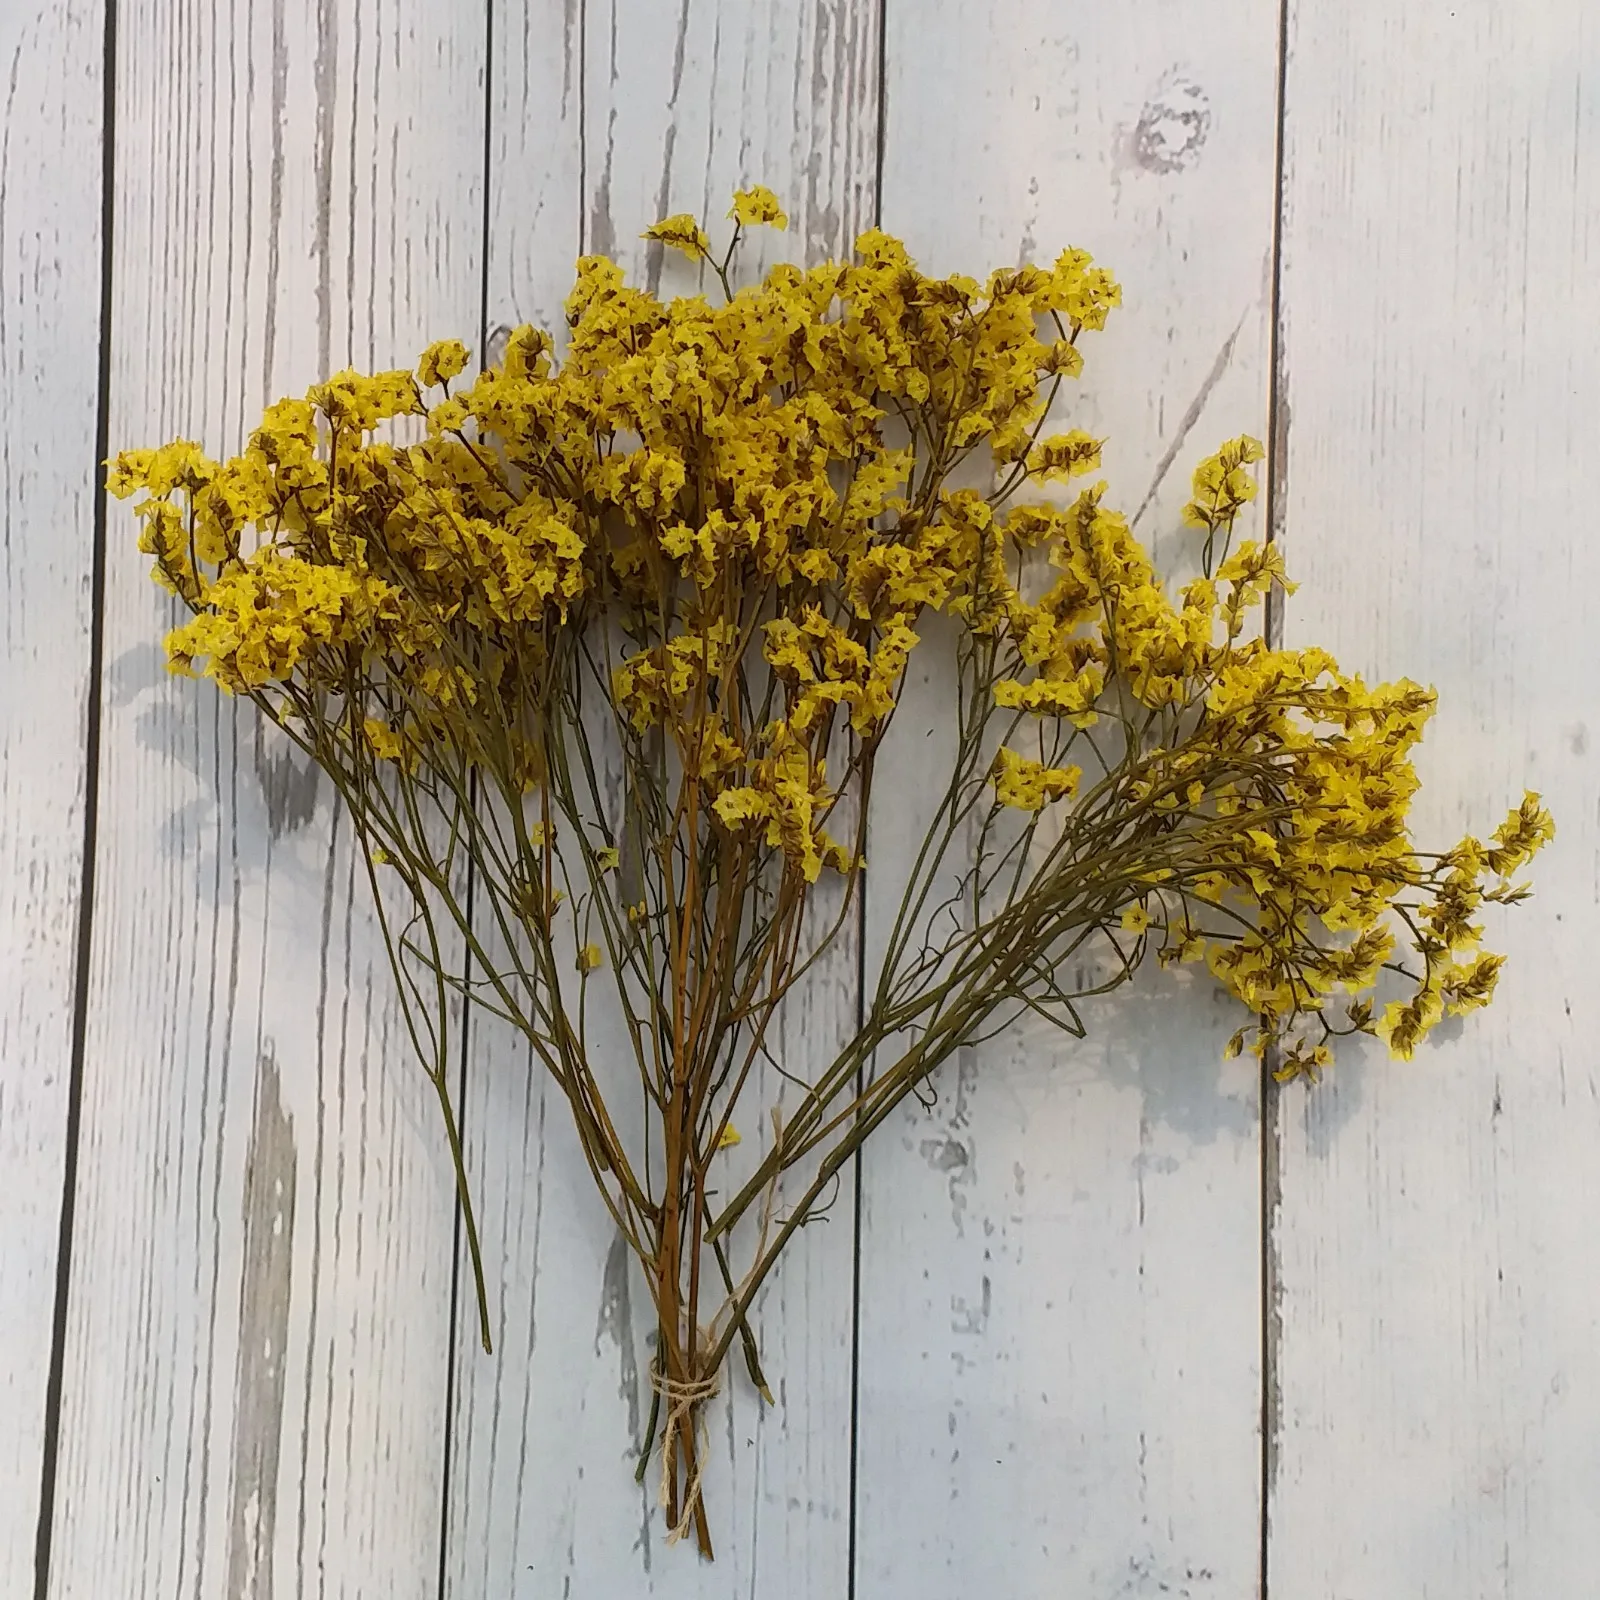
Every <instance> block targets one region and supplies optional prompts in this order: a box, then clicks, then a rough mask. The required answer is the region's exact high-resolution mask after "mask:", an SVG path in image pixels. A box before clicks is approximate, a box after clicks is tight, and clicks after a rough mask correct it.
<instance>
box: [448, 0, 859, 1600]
mask: <svg viewBox="0 0 1600 1600" xmlns="http://www.w3.org/2000/svg"><path fill="white" fill-rule="evenodd" d="M575 9H576V8H570V9H566V10H562V9H560V8H558V7H556V6H555V5H553V4H545V5H537V4H528V5H525V6H519V7H515V8H512V10H511V13H510V15H509V17H508V18H507V19H506V21H505V23H504V24H502V21H501V13H500V11H499V10H497V12H496V24H495V26H496V45H495V60H496V64H497V71H496V78H497V83H496V85H495V90H494V106H495V117H496V120H497V123H501V122H509V123H511V124H516V123H517V121H518V119H519V118H525V119H527V120H526V126H525V127H521V128H518V130H517V133H516V135H515V137H516V138H518V139H520V140H522V141H523V142H522V143H521V144H520V145H512V144H510V143H509V140H510V139H511V138H512V136H511V135H507V139H508V144H507V145H504V146H503V145H502V144H501V143H500V136H499V135H494V136H493V138H492V143H493V147H494V148H495V150H496V151H497V152H502V153H500V154H498V155H497V158H496V166H495V170H494V173H493V188H492V189H491V193H492V194H494V193H496V192H498V191H499V190H500V189H501V188H503V189H504V192H505V193H506V194H508V195H515V194H528V193H537V194H540V195H544V196H547V197H548V196H555V195H559V196H561V197H563V202H564V197H565V196H567V195H568V194H571V195H573V198H574V201H575V203H574V204H573V205H572V209H571V210H570V211H568V212H566V213H565V214H564V215H565V216H566V217H568V218H570V223H569V224H568V231H566V232H565V233H563V232H561V231H560V226H559V225H558V224H559V221H560V219H561V217H562V216H563V213H562V211H561V203H562V202H557V201H555V200H550V199H547V200H546V201H545V202H544V208H543V210H542V211H538V212H537V214H538V215H539V217H540V221H539V224H538V225H537V226H536V227H535V226H531V225H529V223H528V220H527V213H526V212H525V213H524V217H523V219H522V220H521V221H520V222H519V221H517V220H515V219H511V218H508V219H507V223H508V224H509V226H508V227H501V226H498V225H497V227H496V228H495V230H494V233H493V236H492V239H491V251H490V283H491V286H492V290H491V306H490V311H489V317H490V320H491V322H492V323H494V324H497V325H509V324H511V323H513V322H515V321H517V320H519V319H522V318H527V317H531V316H536V315H538V314H540V313H543V314H544V315H546V316H548V315H550V313H551V312H553V311H554V310H555V309H556V308H557V306H558V304H559V298H560V295H561V294H562V293H563V292H564V286H565V284H566V283H568V282H570V270H571V258H572V255H573V254H574V253H575V252H576V251H577V250H578V249H579V248H580V247H581V248H583V249H587V250H595V251H605V252H608V253H611V254H613V255H615V256H616V257H617V259H618V260H620V261H621V262H622V263H623V264H624V265H625V267H626V268H627V269H628V270H629V271H630V273H632V274H634V275H635V277H636V278H637V279H639V280H642V281H644V282H647V283H649V284H651V285H652V286H656V287H659V288H660V289H661V291H662V292H664V293H671V292H695V291H696V289H697V288H698V287H699V284H698V282H697V280H696V278H695V277H694V275H693V274H692V272H691V271H690V270H689V269H688V268H687V267H686V265H685V264H684V263H682V261H681V258H670V259H668V260H666V261H663V260H662V258H661V252H660V250H659V247H646V245H645V244H644V243H643V241H641V240H640V239H639V237H638V236H639V233H640V231H641V230H642V229H643V228H644V227H645V226H646V225H648V224H649V223H650V222H653V221H654V220H656V218H658V217H659V216H662V215H665V214H668V213H670V212H675V211H686V210H687V211H695V212H697V213H699V214H700V215H702V216H703V217H704V218H706V220H707V224H708V227H709V228H710V230H711V232H712V233H713V236H716V235H718V234H720V233H721V232H722V230H723V228H725V227H726V226H727V224H725V223H724V222H723V221H722V218H723V216H724V213H725V212H726V211H727V209H728V206H729V203H730V200H731V196H732V191H733V190H734V189H735V188H736V187H738V186H740V185H741V184H744V183H749V182H765V183H768V184H770V185H771V186H772V187H773V188H775V189H776V190H777V191H778V193H779V194H780V195H781V196H782V197H783V198H784V199H785V200H786V201H787V202H788V208H789V211H790V214H791V217H792V221H791V226H790V231H789V233H788V234H786V235H780V236H774V237H773V238H771V239H762V238H760V237H757V238H755V239H753V240H752V241H751V244H752V246H753V248H752V249H751V250H750V251H749V253H748V254H747V256H746V262H745V264H746V268H747V269H750V270H754V269H759V267H760V266H761V264H762V262H763V261H764V260H772V259H776V258H778V257H780V256H790V257H798V256H801V255H803V256H805V257H806V258H807V259H814V258H817V257H819V256H821V255H823V254H825V253H828V252H837V251H839V250H842V249H844V248H847V247H848V243H849V241H850V240H851V239H852V238H853V237H854V235H855V233H856V232H857V231H858V230H859V229H860V228H861V227H863V226H865V225H866V223H867V222H868V221H870V199H871V192H872V183H873V177H874V172H875V161H876V153H875V152H876V77H877V67H876V61H877V56H876V50H877V39H876V21H875V18H876V8H875V7H874V6H873V5H871V4H868V3H863V0H830V3H826V4H823V5H815V4H810V3H804V4H801V3H796V0H763V3H761V4H758V5H748V4H734V3H731V0H707V3H704V4H698V3H697V4H684V5H682V6H662V5H655V4H646V3H643V0H612V3H606V0H589V3H588V4H587V6H586V7H585V8H584V12H583V16H582V19H581V21H578V20H575V18H574V14H573V12H574V10H575ZM576 63H581V69H580V68H579V67H578V66H577V65H576ZM580 70H581V77H578V78H576V79H575V77H574V74H575V72H579V71H580ZM575 82H577V83H580V84H581V93H582V104H581V110H580V109H579V108H578V106H577V105H576V104H575V101H574V96H575V94H576V93H577V90H576V89H575V88H574V83H575ZM575 115H577V116H578V118H579V123H578V124H577V125H575V124H574V120H573V119H574V116H575ZM580 136H581V159H582V172H581V183H580V184H579V185H577V186H576V187H575V188H574V187H572V186H571V185H572V167H571V161H572V151H573V149H574V146H575V144H577V143H578V141H579V139H580ZM502 163H503V165H502ZM495 205H496V207H498V201H496V202H495ZM497 214H498V211H497ZM547 285H548V287H547ZM854 967H855V952H854V946H853V944H850V945H849V946H848V947H842V948H840V949H839V950H837V951H836V953H835V954H834V956H833V957H832V958H831V959H830V962H829V964H828V967H827V970H826V971H824V972H820V973H819V974H818V976H817V979H816V981H815V982H814V983H813V984H812V985H811V986H810V989H809V991H808V994H807V996H806V999H805V1001H804V1002H803V1003H802V1004H800V1005H796V1006H791V1007H790V1009H789V1014H788V1015H787V1016H786V1018H785V1021H784V1028H783V1037H782V1039H781V1042H780V1044H779V1046H778V1053H779V1054H780V1055H781V1056H783V1057H785V1058H786V1059H787V1060H788V1061H789V1062H790V1064H791V1065H792V1066H793V1067H794V1068H795V1069H797V1070H803V1068H804V1064H805V1063H807V1062H811V1061H813V1060H821V1059H824V1052H826V1051H828V1049H829V1042H830V1040H832V1039H835V1038H837V1037H838V1035H839V1033H840V1031H841V1029H842V1028H844V1027H846V1026H848V1025H849V1024H850V1023H851V1022H852V1021H853V1018H854V1011H855V985H854ZM471 1048H472V1060H471V1063H470V1066H469V1075H470V1076H469V1129H472V1128H475V1129H476V1130H477V1132H476V1134H475V1135H473V1138H474V1145H475V1149H476V1150H478V1151H479V1152H481V1155H480V1156H479V1158H478V1159H479V1161H480V1169H479V1170H480V1171H481V1173H482V1178H481V1184H482V1187H483V1189H484V1191H485V1204H484V1213H485V1215H484V1232H485V1235H486V1247H487V1249H488V1251H489V1254H490V1261H491V1281H492V1282H494V1283H495V1284H496V1287H497V1292H498V1294H499V1296H500V1328H499V1347H498V1350H497V1352H496V1355H495V1357H494V1359H493V1360H492V1361H490V1360H488V1359H486V1358H484V1357H483V1356H482V1354H481V1352H479V1351H477V1349H476V1348H475V1346H474V1345H473V1343H472V1333H471V1328H470V1323H469V1321H468V1320H466V1319H465V1315H464V1320H463V1321H462V1324H461V1330H460V1336H459V1337H460V1348H461V1352H462V1354H461V1358H460V1365H459V1366H458V1369H457V1391H458V1394H459V1397H460V1398H459V1409H458V1418H459V1420H458V1426H457V1430H456V1440H455V1449H454V1452H453V1469H452V1474H451V1525H452V1535H451V1561H450V1571H451V1574H452V1581H451V1584H450V1586H449V1592H450V1593H451V1594H453V1595H456V1596H458V1597H460V1600H470V1597H476V1596H478V1595H482V1594H494V1595H497V1596H498V1595H506V1596H510V1595H526V1596H530V1597H532V1596H539V1597H541V1600H542V1597H543V1596H545V1595H551V1594H556V1593H567V1592H570V1593H572V1594H574V1595H610V1594H628V1595H636V1594H637V1595H644V1594H651V1595H679V1594H681V1595H688V1594H694V1595H697V1596H699V1595H722V1594H728V1595H734V1594H738V1595H747V1594H750V1593H756V1594H759V1595H761V1596H762V1597H763V1600H769V1597H770V1600H781V1597H782V1596H785V1595H794V1596H802V1595H803V1596H810V1595H820V1594H828V1595H835V1594H843V1593H844V1591H845V1587H846V1582H847V1539H848V1514H849V1485H850V1438H849V1428H850V1329H851V1311H852V1306H851V1247H852V1231H851V1230H852V1222H851V1210H850V1205H849V1196H848V1194H847V1195H846V1196H845V1197H844V1198H843V1199H842V1200H841V1201H840V1203H839V1206H838V1207H837V1209H836V1210H835V1212H834V1213H833V1220H832V1221H831V1222H830V1223H829V1225H828V1226H826V1227H818V1228H813V1229H809V1230H807V1233H806V1234H805V1236H804V1239H803V1242H802V1243H801V1244H800V1245H799V1246H798V1247H797V1248H795V1249H793V1250H791V1251H790V1253H789V1255H788V1256H787V1257H786V1259H785V1261H784V1264H783V1265H782V1266H781V1267H780V1268H779V1270H778V1272H777V1274H776V1276H775V1278H774V1280H773V1282H772V1285H771V1287H770V1289H769V1290H768V1291H767V1293H766V1296H765V1298H764V1299H763V1300H762V1301H761V1302H760V1303H759V1306H758V1316H757V1319H756V1321H757V1331H758V1334H759V1335H760V1336H761V1337H762V1340H763V1351H764V1360H765V1362H766V1364H767V1371H768V1375H769V1377H770V1379H771V1381H772V1384H773V1387H774V1389H775V1390H776V1391H777V1394H778V1398H779V1405H778V1407H777V1408H776V1409H775V1410H764V1409H763V1408H762V1406H761V1404H760V1402H759V1400H758V1399H757V1398H756V1396H755V1395H754V1394H753V1393H752V1392H751V1388H750V1384H749V1381H748V1379H747V1378H746V1376H745V1373H744V1371H743V1369H742V1366H741V1365H740V1364H739V1363H738V1362H737V1361H735V1362H734V1363H733V1364H732V1367H731V1370H730V1372H729V1375H728V1379H727V1384H726V1389H725V1393H724V1395H723V1396H721V1397H719V1399H718V1400H717V1401H716V1402H715V1404H714V1405H713V1407H712V1408H711V1423H710V1427H711V1437H712V1441H713V1449H712V1455H711V1460H710V1462H709V1464H708V1468H707V1487H706V1495H707V1504H708V1507H709V1511H710V1516H711V1522H712V1530H713V1536H714V1538H715V1540H716V1543H717V1561H716V1565H715V1567H713V1568H711V1569H705V1568H703V1567H702V1565H701V1563H700V1562H699V1561H698V1560H697V1558H696V1556H695V1554H694V1552H693V1549H692V1546H690V1545H685V1546H682V1547H677V1548H672V1549H668V1548H666V1547H665V1546H664V1544H663V1542H662V1533H663V1528H662V1518H661V1515H660V1511H659V1508H658V1507H657V1505H656V1485H657V1482H658V1479H657V1477H656V1475H655V1474H654V1473H652V1474H650V1475H649V1476H647V1478H646V1481H645V1484H644V1486H643V1487H640V1486H638V1485H636V1484H635V1483H634V1481H633V1473H632V1468H633V1465H634V1461H635V1459H636V1451H637V1444H638V1441H639V1439H640V1438H641V1436H642V1432H643V1428H644V1423H645V1417H646V1414H647V1412H648V1408H649V1400H650V1393H649V1380H648V1369H649V1360H650V1346H649V1342H648V1341H649V1339H650V1338H651V1337H652V1336H653V1333H654V1321H653V1312H652V1308H651V1305H650V1301H649V1297H648V1294H647V1291H646V1287H645V1284H644V1281H643V1278H642V1276H641V1275H640V1274H639V1272H638V1271H637V1269H636V1268H635V1267H633V1266H632V1264H631V1262H630V1259H629V1257H628V1256H627V1255H626V1253H625V1247H624V1246H622V1245H621V1243H620V1241H616V1240H614V1239H613V1237H612V1233H611V1230H610V1226H609V1224H608V1222H607V1221H606V1219H605V1216H604V1212H603V1211H602V1209H601V1207H600V1203H599V1200H598V1198H597V1197H596V1196H595V1195H593V1193H592V1188H593V1184H592V1180H591V1179H590V1176H589V1174H588V1172H587V1170H586V1169H585V1168H584V1166H583V1164H582V1161H581V1158H580V1156H579V1154H578V1151H577V1147H576V1143H575V1141H574V1139H573V1137H572V1135H571V1132H570V1127H569V1117H568V1112H567V1109H566V1106H565V1103H564V1102H563V1101H562V1099H561V1097H560V1095H559V1093H558V1092H556V1091H555V1090H553V1088H552V1087H551V1086H550V1085H548V1084H547V1083H546V1082H545V1081H543V1080H542V1079H540V1078H537V1077H530V1075H529V1071H528V1069H527V1067H526V1066H525V1065H524V1056H523V1053H522V1052H520V1051H517V1050H516V1049H515V1048H514V1047H512V1046H511V1045H510V1043H509V1042H508V1041H506V1040H505V1039H504V1038H503V1037H500V1036H498V1035H497V1032H496V1030H495V1028H494V1026H493V1025H492V1024H491V1023H489V1022H479V1023H476V1024H475V1025H474V1029H473V1035H472V1046H471ZM632 1071H633V1069H632V1067H631V1065H622V1064H620V1063H619V1064H618V1073H617V1075H616V1076H617V1081H619V1082H620V1083H624V1084H625V1083H626V1081H627V1078H628V1075H629V1074H631V1073H632ZM780 1089H781V1085H780V1083H779V1080H778V1079H777V1077H776V1074H768V1075H766V1077H765V1080H764V1081H763V1082H761V1083H760V1084H759V1085H758V1086H757V1088H756V1090H755V1093H754V1095H753V1096H752V1098H754V1099H757V1100H758V1101H763V1102H764V1103H766V1104H774V1103H776V1101H777V1098H778V1094H779V1091H780ZM763 1123H764V1119H763V1117H762V1116H761V1115H760V1114H759V1113H758V1112H753V1113H752V1114H751V1115H750V1116H749V1117H744V1116H741V1117H740V1119H739V1124H740V1126H741V1128H742V1129H743V1130H744V1133H745V1137H746V1139H747V1141H749V1146H750V1148H754V1147H755V1141H756V1140H757V1138H758V1137H759V1135H760V1133H761V1131H762V1128H763ZM739 1153H740V1152H735V1155H737V1154H739ZM464 1313H465V1308H464Z"/></svg>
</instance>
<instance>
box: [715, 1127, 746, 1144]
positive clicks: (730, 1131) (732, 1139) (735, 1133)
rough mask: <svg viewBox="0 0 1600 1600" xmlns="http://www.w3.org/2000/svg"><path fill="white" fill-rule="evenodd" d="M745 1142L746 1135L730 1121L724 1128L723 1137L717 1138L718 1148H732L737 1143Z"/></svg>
mask: <svg viewBox="0 0 1600 1600" xmlns="http://www.w3.org/2000/svg"><path fill="white" fill-rule="evenodd" d="M743 1143H744V1136H743V1135H742V1134H741V1133H740V1132H739V1130H738V1129H737V1128H736V1127H734V1125H733V1124H732V1123H731V1122H730V1123H729V1124H728V1125H727V1127H725V1128H724V1129H723V1130H722V1137H721V1138H719V1139H718V1140H717V1149H719V1150H731V1149H732V1148H733V1147H734V1146H735V1145H736V1144H743Z"/></svg>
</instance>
